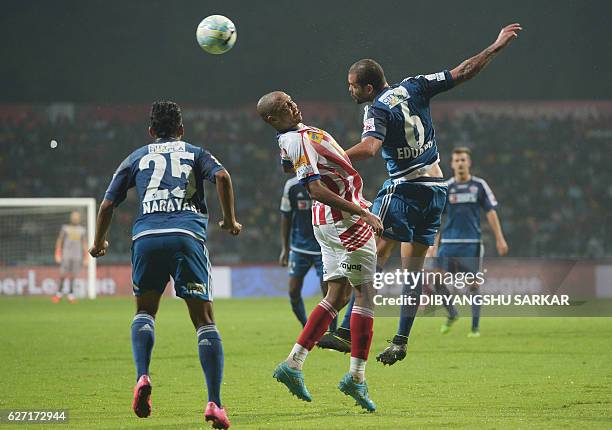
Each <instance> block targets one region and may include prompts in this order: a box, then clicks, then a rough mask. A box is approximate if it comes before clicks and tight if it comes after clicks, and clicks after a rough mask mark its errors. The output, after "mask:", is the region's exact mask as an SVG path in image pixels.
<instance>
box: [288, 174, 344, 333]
mask: <svg viewBox="0 0 612 430" xmlns="http://www.w3.org/2000/svg"><path fill="white" fill-rule="evenodd" d="M280 211H281V214H282V216H281V226H280V234H281V244H282V249H281V254H280V257H279V259H278V260H279V263H280V265H281V266H283V267H287V266H288V267H289V300H290V301H291V309H292V310H293V313H294V314H295V316H296V318H297V319H298V321H299V322H300V323H301V324H302V327H304V326H305V325H306V320H307V316H306V308H305V307H304V300H303V299H302V287H303V285H304V277H305V276H306V274H307V273H308V270H310V268H311V267H313V266H314V268H315V270H316V272H317V276H318V277H319V280H320V282H321V291H322V292H323V296H325V294H327V283H326V282H325V281H323V261H322V260H321V247H320V246H319V242H317V239H316V238H315V237H314V232H313V231H312V200H311V199H310V196H309V195H308V190H306V188H304V186H303V185H302V184H300V181H299V179H298V178H297V177H295V176H294V177H292V178H290V179H288V180H287V182H286V183H285V187H284V188H283V196H282V198H281V205H280ZM336 324H337V317H336V318H334V319H333V321H332V322H331V324H330V326H329V330H330V331H331V332H333V331H334V330H335V329H336Z"/></svg>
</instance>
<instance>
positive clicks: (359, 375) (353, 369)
mask: <svg viewBox="0 0 612 430" xmlns="http://www.w3.org/2000/svg"><path fill="white" fill-rule="evenodd" d="M366 363H367V360H364V359H363V358H356V357H352V356H351V365H350V368H349V373H350V374H351V376H352V377H353V380H354V381H356V382H358V383H362V382H363V381H365V367H366Z"/></svg>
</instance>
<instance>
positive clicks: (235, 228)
mask: <svg viewBox="0 0 612 430" xmlns="http://www.w3.org/2000/svg"><path fill="white" fill-rule="evenodd" d="M219 227H221V229H223V230H227V232H228V233H229V234H231V235H232V236H238V235H239V234H240V230H242V224H240V223H239V222H238V221H236V220H230V221H226V220H223V221H219Z"/></svg>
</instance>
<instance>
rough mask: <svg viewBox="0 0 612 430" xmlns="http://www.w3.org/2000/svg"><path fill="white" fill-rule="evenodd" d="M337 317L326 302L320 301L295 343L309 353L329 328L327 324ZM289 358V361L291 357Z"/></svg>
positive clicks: (332, 308)
mask: <svg viewBox="0 0 612 430" xmlns="http://www.w3.org/2000/svg"><path fill="white" fill-rule="evenodd" d="M337 315H338V312H337V311H336V310H335V309H334V307H333V306H332V305H330V304H329V302H328V301H327V300H325V299H323V300H321V301H320V302H319V304H318V305H317V306H315V308H314V309H313V310H312V313H311V314H310V316H309V317H308V321H307V322H306V326H305V327H304V329H303V330H302V333H300V336H299V337H298V339H297V342H296V343H297V344H298V345H301V346H303V347H304V348H305V349H306V350H308V351H310V350H311V349H312V348H313V347H314V346H315V343H317V341H318V340H319V339H321V336H323V334H324V333H325V330H327V327H329V323H331V321H332V320H333V319H334V318H335V317H336V316H337ZM294 348H295V347H294ZM289 358H290V359H291V355H290V356H289Z"/></svg>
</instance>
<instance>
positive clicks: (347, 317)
mask: <svg viewBox="0 0 612 430" xmlns="http://www.w3.org/2000/svg"><path fill="white" fill-rule="evenodd" d="M354 304H355V293H353V295H352V296H351V300H349V302H348V304H347V305H346V313H345V314H344V319H343V320H342V324H340V327H338V331H344V332H345V333H340V334H342V335H344V334H346V335H347V338H348V337H349V336H348V335H349V331H350V330H351V314H352V312H353V305H354ZM343 337H344V336H343Z"/></svg>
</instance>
